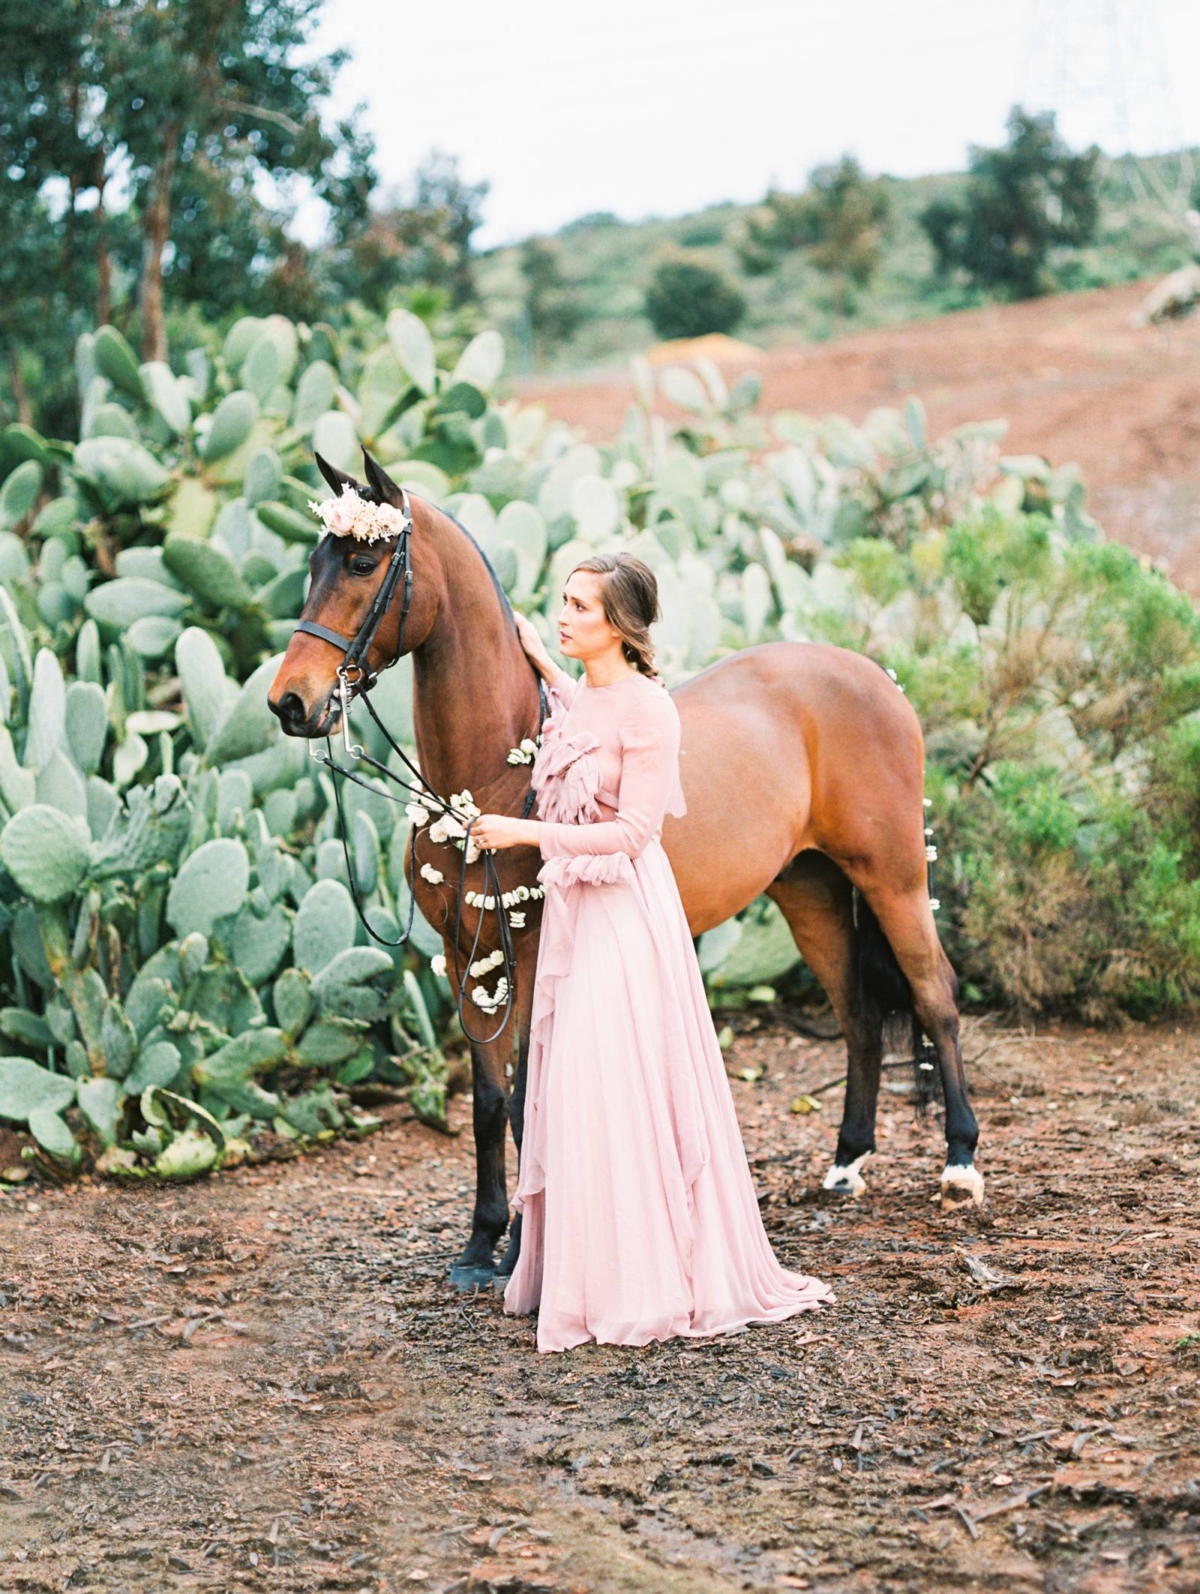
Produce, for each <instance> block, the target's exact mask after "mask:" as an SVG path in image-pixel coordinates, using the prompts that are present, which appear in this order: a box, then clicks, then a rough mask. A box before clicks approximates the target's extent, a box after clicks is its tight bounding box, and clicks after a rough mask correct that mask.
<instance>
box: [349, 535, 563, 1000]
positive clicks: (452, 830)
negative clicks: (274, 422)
mask: <svg viewBox="0 0 1200 1594" xmlns="http://www.w3.org/2000/svg"><path fill="white" fill-rule="evenodd" d="M368 507H369V506H368ZM355 535H357V533H355ZM541 745H542V737H541V733H540V732H539V734H538V735H537V737H536V738H535V737H532V736H526V737H525V738H524V739H523V740H522V741H521V742H520V743H519V745H518V746H516V747H513V748H510V749H509V752H508V755H507V762H508V763H510V764H532V763H533V761H534V759H535V758H536V757H537V753H538V749H539V748H540V747H541ZM450 807H451V809H452V810H453V812H452V813H446V812H443V813H442V814H440V815H439V816H438V818H437V819H434V817H433V812H432V810H431V809H429V808H427V807H426V806H425V804H424V803H422V802H420V801H418V802H411V803H407V804H406V805H405V809H404V812H405V813H406V814H407V816H408V818H409V819H410V820H412V822H413V824H414V825H415V826H416V827H417V829H418V830H421V829H423V828H424V827H425V826H426V825H429V839H430V841H432V842H435V843H441V842H446V841H452V842H453V843H454V845H455V846H456V847H457V848H458V850H459V851H460V852H462V850H463V848H464V846H465V847H466V856H467V862H468V863H469V864H471V863H474V862H475V860H476V859H477V858H478V857H479V850H480V849H479V847H478V845H477V843H476V841H475V838H474V837H473V836H472V837H471V839H470V842H469V844H468V842H467V824H468V822H469V821H470V820H472V819H474V818H475V817H476V816H477V815H478V814H479V813H480V812H481V809H480V808H479V805H478V804H477V803H476V801H475V799H474V798H473V797H472V796H471V793H470V792H469V791H468V790H467V789H466V788H465V787H464V789H463V790H462V791H459V792H454V793H452V794H451V797H450ZM431 820H432V823H430V821H431ZM421 878H422V880H427V881H428V882H429V884H430V885H432V886H440V885H441V884H443V882H444V881H445V878H446V876H445V875H444V874H443V873H442V871H441V870H440V869H437V868H435V867H434V865H433V864H431V863H423V864H422V865H421ZM545 894H546V891H545V887H544V886H515V887H514V888H513V889H512V890H511V891H505V892H504V893H503V895H502V896H501V898H500V902H501V904H502V906H504V907H505V908H509V909H513V908H515V906H516V904H517V903H518V902H538V901H540V900H541V899H542V897H544V896H545ZM463 901H464V902H465V903H466V904H467V906H468V907H471V908H480V909H482V910H485V911H486V910H487V909H488V908H494V907H495V906H496V898H495V896H485V895H484V894H483V893H482V892H479V891H467V892H465V893H464V894H463ZM508 922H509V924H510V925H511V926H512V928H513V929H514V930H523V929H524V928H525V914H524V911H516V912H510V913H509V915H508ZM503 961H504V953H503V952H502V951H501V950H500V948H499V947H497V949H496V950H495V951H494V952H489V953H488V955H487V957H483V958H477V959H476V961H475V962H474V963H472V964H471V966H470V968H469V969H468V970H467V973H468V974H469V975H470V976H471V978H472V979H482V978H483V977H484V975H486V974H489V973H490V972H491V970H492V969H494V968H495V967H496V966H497V964H500V963H503ZM430 966H431V967H432V969H433V972H434V973H435V974H437V975H440V976H441V977H442V978H443V979H444V978H445V977H446V958H445V954H444V953H442V952H438V953H436V954H435V955H434V957H433V958H431V960H430ZM507 999H508V980H507V978H506V977H505V976H504V975H501V976H500V979H499V981H498V982H497V984H496V989H495V991H494V992H490V993H489V992H488V991H486V990H484V988H483V987H482V986H480V985H477V986H476V987H475V988H474V990H473V991H472V992H471V1000H472V1001H473V1002H474V1003H475V1004H476V1005H477V1006H478V1007H480V1008H482V1009H483V1011H484V1012H485V1013H494V1012H495V1011H496V1009H497V1008H498V1007H500V1006H502V1005H503V1003H504V1002H505V1001H506V1000H507Z"/></svg>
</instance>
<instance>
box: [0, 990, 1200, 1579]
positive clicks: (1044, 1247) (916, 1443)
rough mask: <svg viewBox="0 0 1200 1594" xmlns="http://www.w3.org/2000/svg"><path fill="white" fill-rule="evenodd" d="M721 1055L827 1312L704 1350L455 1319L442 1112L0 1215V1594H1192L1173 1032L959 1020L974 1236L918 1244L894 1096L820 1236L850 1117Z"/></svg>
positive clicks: (449, 1146)
mask: <svg viewBox="0 0 1200 1594" xmlns="http://www.w3.org/2000/svg"><path fill="white" fill-rule="evenodd" d="M735 1022H736V1024H737V1025H738V1026H739V1033H738V1035H737V1038H736V1040H735V1041H734V1043H733V1045H732V1047H731V1048H730V1050H729V1051H728V1053H727V1059H728V1066H729V1068H730V1069H731V1070H732V1071H733V1072H734V1073H735V1074H738V1073H740V1072H741V1071H742V1070H746V1071H748V1072H749V1073H750V1074H752V1075H753V1074H761V1077H760V1078H758V1079H757V1080H753V1081H749V1080H745V1079H742V1078H740V1077H738V1078H734V1079H733V1080H732V1089H733V1093H734V1098H735V1101H736V1104H737V1109H738V1113H739V1116H740V1119H741V1122H742V1125H743V1129H744V1132H745V1136H746V1143H747V1147H748V1150H749V1154H750V1156H751V1159H752V1165H753V1170H754V1176H755V1180H756V1183H757V1185H758V1188H759V1190H760V1192H761V1199H762V1207H763V1215H764V1219H765V1221H766V1224H767V1228H768V1231H769V1233H770V1235H771V1239H772V1242H773V1243H774V1245H775V1247H776V1250H777V1251H778V1253H779V1255H780V1257H781V1259H783V1260H784V1261H785V1262H786V1263H787V1264H789V1265H791V1266H794V1267H798V1268H801V1269H803V1270H805V1271H808V1272H812V1273H815V1274H817V1275H818V1276H820V1277H823V1278H826V1279H828V1280H830V1281H831V1282H832V1283H833V1284H834V1285H835V1287H836V1290H837V1295H838V1302H837V1305H836V1306H834V1307H831V1308H828V1309H826V1310H824V1311H821V1312H819V1313H818V1312H811V1313H806V1314H803V1315H801V1316H799V1317H797V1318H794V1319H792V1320H791V1321H789V1322H787V1323H784V1324H780V1325H774V1326H762V1327H755V1328H751V1329H749V1330H747V1331H746V1332H744V1333H742V1334H738V1335H735V1336H731V1337H729V1338H726V1339H714V1340H709V1341H700V1342H698V1341H690V1342H680V1341H675V1342H673V1343H668V1344H665V1345H655V1346H650V1347H647V1348H645V1349H642V1350H624V1349H619V1348H614V1347H595V1346H587V1347H582V1348H580V1349H579V1350H577V1351H574V1352H571V1353H568V1354H567V1355H566V1356H554V1355H550V1356H539V1355H538V1354H537V1352H536V1350H535V1349H534V1343H533V1326H532V1322H531V1320H526V1319H515V1318H510V1317H506V1316H504V1315H503V1313H502V1311H501V1309H500V1304H499V1301H498V1299H497V1298H496V1296H495V1294H494V1292H492V1291H486V1292H484V1291H481V1292H477V1293H475V1294H474V1295H471V1296H460V1295H458V1294H456V1293H455V1292H454V1291H453V1290H452V1289H451V1288H450V1286H449V1284H448V1282H447V1276H446V1275H447V1268H448V1265H449V1262H450V1259H451V1257H452V1256H453V1255H454V1253H455V1251H456V1249H457V1248H458V1246H459V1245H460V1244H461V1242H462V1240H463V1238H464V1237H465V1233H466V1220H467V1211H468V1199H469V1181H470V1177H471V1145H470V1130H469V1102H467V1101H465V1100H461V1099H460V1100H457V1101H456V1102H455V1103H454V1109H453V1118H454V1122H455V1124H456V1125H459V1126H462V1127H463V1130H464V1132H463V1133H462V1134H460V1135H459V1136H458V1137H457V1138H455V1139H447V1138H445V1137H442V1136H439V1135H437V1134H435V1133H433V1132H432V1131H430V1130H428V1129H426V1128H424V1127H422V1126H420V1125H418V1124H417V1123H415V1122H414V1121H413V1120H412V1119H411V1117H409V1116H407V1113H406V1110H405V1109H403V1108H401V1107H392V1108H391V1109H389V1110H388V1112H387V1121H386V1124H385V1127H384V1128H383V1130H382V1131H380V1132H379V1133H378V1134H376V1135H375V1136H373V1137H371V1138H370V1139H368V1140H365V1141H362V1142H359V1143H343V1144H336V1145H331V1146H329V1147H327V1148H322V1149H321V1150H320V1151H318V1152H316V1153H314V1154H312V1155H308V1156H305V1157H302V1158H299V1159H297V1160H295V1161H292V1162H288V1163H282V1164H270V1165H268V1166H265V1167H258V1168H243V1169H239V1170H237V1171H235V1172H231V1173H228V1174H225V1175H222V1176H221V1177H219V1178H216V1179H213V1180H209V1181H207V1182H204V1183H200V1184H196V1185H193V1186H190V1187H185V1188H171V1189H164V1188H161V1187H155V1186H151V1187H146V1186H142V1187H138V1188H136V1189H132V1190H128V1189H118V1188H115V1187H113V1186H110V1185H105V1184H100V1183H83V1184H78V1185H75V1186H73V1187H70V1188H47V1187H46V1186H44V1185H34V1184H27V1185H25V1186H21V1187H15V1188H7V1189H5V1190H4V1192H3V1194H2V1195H0V1246H2V1251H0V1256H2V1261H0V1589H3V1590H4V1591H5V1594H9V1591H22V1594H26V1591H34V1590H37V1591H43V1590H45V1591H49V1590H55V1591H59V1590H67V1589H77V1588H78V1589H91V1590H112V1591H118V1590H162V1589H171V1590H188V1589H220V1590H227V1589H232V1588H247V1589H255V1588H262V1589H275V1590H303V1591H305V1594H307V1591H310V1590H318V1589H344V1590H370V1591H372V1594H374V1591H378V1590H388V1591H390V1590H402V1589H403V1590H407V1589H413V1588H425V1589H429V1590H463V1591H465V1590H480V1591H487V1590H496V1591H505V1594H523V1591H532V1590H540V1589H553V1590H560V1591H563V1594H570V1591H584V1590H587V1591H592V1594H607V1591H610V1590H614V1591H625V1590H653V1591H658V1590H663V1591H671V1594H676V1591H678V1594H684V1591H687V1594H691V1591H696V1590H699V1591H716V1590H722V1591H724V1590H733V1589H759V1588H789V1589H811V1590H819V1591H827V1594H843V1591H845V1594H849V1591H852V1590H855V1591H857V1590H875V1589H878V1588H881V1587H888V1588H897V1589H913V1590H920V1591H921V1594H925V1591H928V1590H941V1589H951V1588H954V1589H963V1588H966V1589H973V1588H982V1587H984V1586H987V1587H988V1588H989V1589H991V1590H1014V1591H1016V1590H1020V1591H1025V1590H1031V1591H1032V1590H1044V1591H1053V1594H1076V1591H1079V1594H1083V1591H1087V1594H1112V1591H1118V1590H1120V1591H1124V1590H1147V1591H1149V1590H1153V1591H1156V1594H1157V1591H1164V1590H1169V1591H1176V1590H1200V1266H1198V1264H1200V1210H1198V1205H1197V1197H1198V1195H1200V1028H1197V1027H1194V1026H1193V1027H1189V1028H1186V1029H1183V1030H1182V1031H1181V1030H1179V1029H1175V1028H1174V1027H1172V1026H1160V1027H1154V1028H1144V1029H1133V1030H1129V1031H1126V1032H1124V1033H1121V1034H1112V1033H1102V1032H1094V1031H1091V1030H1083V1029H1079V1028H1062V1029H1059V1028H1049V1029H1046V1030H1045V1031H1044V1032H1042V1033H1040V1034H1038V1035H1036V1036H1031V1035H1024V1034H1021V1033H1017V1032H1015V1031H1012V1030H1006V1029H1003V1028H1001V1027H999V1026H998V1025H995V1024H993V1023H991V1022H988V1021H986V1020H980V1019H976V1020H971V1021H968V1027H967V1034H966V1053H967V1055H968V1057H969V1058H971V1059H973V1062H972V1066H971V1078H972V1084H973V1090H974V1096H975V1101H976V1104H977V1107H978V1109H979V1115H980V1119H981V1122H982V1129H983V1141H982V1147H981V1154H980V1167H981V1168H982V1170H983V1171H984V1173H985V1174H986V1176H987V1180H988V1203H987V1205H986V1207H984V1208H983V1209H982V1210H981V1211H977V1210H971V1211H968V1212H966V1213H959V1214H956V1215H948V1214H947V1215H944V1214H942V1213H941V1212H940V1210H939V1209H938V1207H937V1205H936V1204H935V1203H934V1202H932V1201H931V1195H932V1194H933V1192H934V1187H935V1180H936V1177H937V1173H938V1171H939V1170H940V1167H941V1162H940V1157H939V1152H940V1149H941V1148H940V1146H939V1143H938V1133H937V1123H936V1120H935V1119H934V1118H932V1117H931V1118H930V1119H929V1120H928V1121H926V1122H924V1123H921V1122H919V1121H918V1120H917V1119H916V1117H915V1114H914V1112H913V1108H912V1105H911V1098H910V1097H908V1096H906V1095H905V1094H903V1093H902V1091H903V1087H904V1079H903V1077H902V1076H901V1075H899V1074H893V1075H890V1076H889V1079H890V1081H891V1085H892V1087H893V1088H891V1089H886V1090H885V1092H884V1096H883V1100H882V1107H881V1139H880V1152H879V1155H878V1156H877V1157H876V1158H874V1159H872V1160H871V1162H869V1163H868V1164H867V1174H868V1177H869V1188H868V1192H867V1194H866V1195H865V1196H863V1197H862V1198H861V1199H860V1200H858V1201H849V1202H848V1201H846V1200H845V1199H844V1198H835V1197H832V1196H829V1195H826V1194H824V1193H822V1192H821V1190H820V1188H819V1180H820V1175H821V1173H822V1172H823V1170H824V1168H825V1167H826V1165H827V1163H828V1160H829V1157H830V1153H831V1151H832V1149H833V1144H834V1138H835V1131H836V1120H837V1116H838V1114H839V1112H840V1107H841V1092H840V1090H831V1091H827V1092H825V1093H823V1094H820V1095H819V1097H818V1099H819V1100H820V1102H821V1103H822V1106H821V1109H820V1111H818V1112H815V1113H809V1114H805V1115H801V1114H797V1113H793V1111H792V1110H791V1108H792V1104H793V1102H794V1101H795V1100H796V1098H797V1097H798V1096H799V1095H801V1094H802V1093H804V1092H807V1091H811V1090H813V1089H814V1088H816V1087H819V1086H821V1085H822V1084H824V1083H826V1082H828V1081H830V1080H832V1079H835V1078H837V1077H838V1075H839V1074H840V1072H841V1049H840V1046H839V1044H838V1043H836V1042H818V1041H812V1040H809V1039H806V1038H805V1037H804V1036H802V1035H799V1034H797V1033H795V1031H794V1030H793V1028H792V1027H791V1026H790V1023H789V1022H788V1015H787V1014H784V1013H780V1012H774V1013H772V1014H771V1015H769V1016H764V1017H761V1018H760V1017H757V1016H753V1017H752V1016H749V1015H741V1016H740V1017H739V1018H737V1019H736V1020H735ZM11 1152H12V1139H11V1137H9V1142H8V1143H7V1144H6V1145H5V1146H4V1147H0V1166H7V1165H8V1163H9V1162H11ZM510 1187H511V1186H510Z"/></svg>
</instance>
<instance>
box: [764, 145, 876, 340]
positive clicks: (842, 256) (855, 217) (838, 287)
mask: <svg viewBox="0 0 1200 1594" xmlns="http://www.w3.org/2000/svg"><path fill="white" fill-rule="evenodd" d="M890 221H891V200H890V199H889V197H888V191H887V187H886V185H885V184H884V183H883V182H882V181H881V180H880V179H879V178H873V179H872V178H867V177H866V176H865V175H864V174H863V170H862V168H861V166H860V165H859V164H858V162H857V160H855V158H854V156H853V155H843V156H842V158H841V160H840V161H838V162H837V164H836V165H833V166H818V167H817V168H816V169H815V170H814V171H812V172H810V173H809V179H808V186H807V188H806V189H805V190H804V192H803V193H800V194H787V193H784V192H782V190H780V189H777V188H772V189H770V190H769V191H768V193H767V197H766V200H765V201H764V203H763V204H762V205H761V206H760V207H759V209H758V211H757V212H756V213H753V214H751V216H750V217H749V218H748V220H747V222H746V226H745V229H744V231H743V233H742V236H741V238H740V239H739V240H738V253H739V255H740V257H741V260H742V264H743V266H744V267H745V269H746V270H747V271H749V272H750V273H751V274H752V275H761V274H764V273H766V272H769V271H774V270H775V269H776V267H777V266H778V265H779V263H780V261H781V260H782V259H784V257H785V256H787V255H788V254H790V253H792V252H794V251H796V250H803V251H805V252H806V253H807V255H808V258H809V259H810V260H811V261H812V263H813V265H814V266H816V267H817V269H818V270H819V271H823V272H825V273H826V275H827V276H828V277H829V278H830V279H831V281H832V282H833V283H834V285H835V291H836V295H837V298H838V301H839V303H840V304H841V306H842V307H843V308H844V309H848V308H849V305H850V285H851V283H853V284H854V285H855V286H857V287H860V288H862V287H865V286H866V285H867V283H868V282H869V281H870V280H871V278H872V276H873V275H874V274H875V270H876V268H877V266H878V265H879V257H880V254H881V252H882V247H883V241H884V238H885V237H886V235H887V230H888V226H889V224H890Z"/></svg>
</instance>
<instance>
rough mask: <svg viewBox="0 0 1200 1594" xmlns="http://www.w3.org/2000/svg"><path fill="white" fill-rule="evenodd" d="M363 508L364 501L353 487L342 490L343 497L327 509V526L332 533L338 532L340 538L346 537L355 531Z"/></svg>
mask: <svg viewBox="0 0 1200 1594" xmlns="http://www.w3.org/2000/svg"><path fill="white" fill-rule="evenodd" d="M362 508H363V501H362V499H361V498H360V497H359V496H358V494H357V493H356V492H355V491H354V489H353V487H345V488H343V489H342V496H341V497H340V498H339V499H337V501H336V502H335V503H334V504H333V505H332V506H331V507H330V508H327V509H326V516H327V519H326V521H325V524H326V525H327V526H328V527H329V529H330V531H333V532H336V533H337V535H338V536H339V537H344V536H346V535H347V534H348V533H349V532H351V531H353V530H354V522H355V520H356V519H357V518H358V516H359V514H360V512H361V510H362Z"/></svg>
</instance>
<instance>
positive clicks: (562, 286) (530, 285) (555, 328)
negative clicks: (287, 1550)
mask: <svg viewBox="0 0 1200 1594" xmlns="http://www.w3.org/2000/svg"><path fill="white" fill-rule="evenodd" d="M521 275H522V276H523V277H524V278H525V310H526V314H527V315H528V317H529V330H530V333H531V334H532V336H533V342H534V346H535V348H537V349H538V350H539V351H540V352H542V353H544V352H545V350H546V348H547V347H549V346H552V345H554V344H557V343H565V342H566V340H567V339H568V338H569V337H570V336H571V334H572V333H573V332H574V331H575V329H576V327H577V326H578V325H579V323H580V321H581V320H582V319H583V307H582V305H581V304H580V302H579V295H578V294H577V293H576V292H575V290H574V289H573V288H572V287H571V285H570V283H569V282H568V281H567V279H566V278H565V277H564V276H563V273H562V265H561V262H560V254H559V250H558V248H557V247H556V246H555V245H554V244H552V243H550V242H548V241H547V240H546V239H545V238H527V239H526V240H525V242H524V243H523V244H522V245H521Z"/></svg>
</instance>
